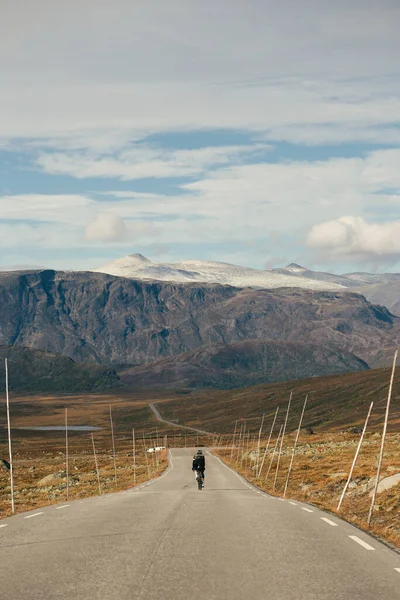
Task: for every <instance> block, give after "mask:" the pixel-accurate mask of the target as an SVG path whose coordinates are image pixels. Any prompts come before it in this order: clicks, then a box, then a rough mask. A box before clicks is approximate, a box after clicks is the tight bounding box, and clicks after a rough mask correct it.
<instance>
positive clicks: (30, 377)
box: [0, 346, 120, 393]
mask: <svg viewBox="0 0 400 600" xmlns="http://www.w3.org/2000/svg"><path fill="white" fill-rule="evenodd" d="M5 358H7V359H8V367H9V387H10V390H12V391H18V392H28V393H30V392H32V393H33V392H52V393H53V392H54V393H56V392H91V391H101V390H105V389H109V388H113V387H117V386H118V385H120V381H119V378H118V375H117V374H116V372H115V371H114V370H113V369H108V368H107V367H102V366H100V365H96V364H94V365H93V364H79V363H75V362H74V361H73V360H71V359H70V358H67V357H65V356H60V355H56V354H51V353H50V352H43V351H41V350H33V349H31V348H22V347H19V346H13V347H11V346H0V388H1V389H2V390H4V389H5V368H4V359H5Z"/></svg>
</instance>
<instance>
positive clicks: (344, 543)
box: [0, 450, 400, 600]
mask: <svg viewBox="0 0 400 600" xmlns="http://www.w3.org/2000/svg"><path fill="white" fill-rule="evenodd" d="M206 456H207V469H206V487H205V489H204V490H202V491H198V490H197V489H196V485H195V481H194V477H193V475H192V473H191V470H190V469H191V452H190V451H188V450H173V451H172V463H171V466H170V468H169V470H168V471H167V472H166V473H165V474H164V475H163V476H162V477H161V478H159V479H158V480H156V481H155V482H152V483H150V484H146V485H145V486H141V487H140V488H136V489H135V490H130V491H128V492H123V493H119V494H109V495H106V496H102V497H97V498H91V499H88V500H84V501H75V502H71V503H69V504H67V505H65V504H64V505H63V504H61V505H56V506H51V507H47V508H44V509H40V510H37V511H34V512H30V513H24V514H18V515H16V516H14V517H11V518H8V519H4V520H2V521H0V527H1V528H0V597H1V599H2V600H3V599H4V600H50V599H51V600H52V599H55V598H57V599H58V598H63V599H71V600H97V599H101V600H114V599H115V600H117V599H118V600H125V599H126V600H128V599H129V600H133V599H147V600H152V599H157V600H198V599H202V600H203V599H207V600H225V599H226V600H228V599H229V600H237V599H246V600H247V599H251V600H270V599H274V600H395V599H400V554H397V553H396V552H393V551H392V550H390V549H389V548H387V547H386V546H384V545H383V544H381V543H379V542H378V541H376V540H375V539H373V538H372V537H370V536H368V535H367V534H365V533H363V532H361V531H359V530H358V529H356V528H354V527H352V526H350V525H348V524H347V523H344V522H343V521H340V520H339V519H338V518H336V517H333V516H331V515H327V514H326V513H324V512H322V511H319V510H318V509H315V508H313V507H310V506H309V505H305V504H301V503H299V502H293V503H291V502H290V501H281V500H279V499H276V498H272V497H270V496H267V495H266V494H264V493H260V492H258V491H257V490H255V489H254V488H252V487H251V486H249V485H248V484H247V483H246V482H244V481H243V480H242V479H241V478H240V477H239V476H238V475H237V474H236V473H234V472H233V471H231V470H230V469H228V468H227V467H225V466H224V465H222V463H220V462H219V461H218V459H216V458H215V457H210V456H208V455H206ZM323 519H328V520H327V521H325V520H323ZM351 536H354V537H351ZM354 538H355V539H354Z"/></svg>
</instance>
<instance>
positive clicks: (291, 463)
mask: <svg viewBox="0 0 400 600" xmlns="http://www.w3.org/2000/svg"><path fill="white" fill-rule="evenodd" d="M307 400H308V394H307V396H306V399H305V400H304V405H303V410H302V412H301V417H300V423H299V427H298V429H297V433H296V439H295V441H294V446H293V452H292V457H291V459H290V465H289V470H288V474H287V477H286V483H285V489H284V492H283V497H284V498H286V491H287V488H288V485H289V478H290V474H291V472H292V467H293V461H294V455H295V454H296V448H297V442H298V440H299V435H300V429H301V424H302V422H303V417H304V412H305V410H306V406H307Z"/></svg>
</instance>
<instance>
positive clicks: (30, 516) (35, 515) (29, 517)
mask: <svg viewBox="0 0 400 600" xmlns="http://www.w3.org/2000/svg"><path fill="white" fill-rule="evenodd" d="M42 514H43V513H42V512H38V513H35V514H34V515H28V516H27V517H24V519H32V517H38V516H39V515H42Z"/></svg>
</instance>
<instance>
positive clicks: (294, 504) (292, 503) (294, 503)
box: [289, 500, 297, 506]
mask: <svg viewBox="0 0 400 600" xmlns="http://www.w3.org/2000/svg"><path fill="white" fill-rule="evenodd" d="M289 504H291V505H292V506H297V503H296V502H290V500H289Z"/></svg>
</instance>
